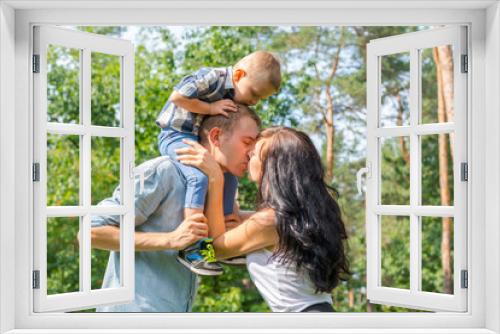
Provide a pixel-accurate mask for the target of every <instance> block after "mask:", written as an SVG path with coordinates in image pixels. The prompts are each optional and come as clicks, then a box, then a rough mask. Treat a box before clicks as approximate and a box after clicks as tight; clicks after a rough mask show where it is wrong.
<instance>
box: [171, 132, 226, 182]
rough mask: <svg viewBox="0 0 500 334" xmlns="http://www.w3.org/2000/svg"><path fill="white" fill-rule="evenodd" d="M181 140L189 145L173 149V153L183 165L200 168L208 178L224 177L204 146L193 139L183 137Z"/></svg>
mask: <svg viewBox="0 0 500 334" xmlns="http://www.w3.org/2000/svg"><path fill="white" fill-rule="evenodd" d="M183 142H184V143H186V144H188V145H189V146H191V147H185V148H179V149H177V150H175V153H177V160H179V161H180V162H182V163H183V164H185V165H189V166H193V167H196V168H198V169H200V170H201V171H202V172H203V173H205V174H206V175H207V176H208V177H209V179H213V178H222V179H223V178H224V175H223V173H222V170H221V168H220V166H219V164H218V163H217V161H215V159H214V157H212V155H211V154H210V153H209V152H208V151H207V149H206V148H204V147H203V146H201V145H200V144H199V143H197V142H195V141H191V140H187V139H184V140H183Z"/></svg>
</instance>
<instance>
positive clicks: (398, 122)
mask: <svg viewBox="0 0 500 334" xmlns="http://www.w3.org/2000/svg"><path fill="white" fill-rule="evenodd" d="M396 101H397V102H398V117H397V119H396V125H397V126H402V125H403V111H404V107H403V103H402V102H401V94H400V93H399V91H398V92H397V93H396ZM399 147H400V149H401V156H402V157H403V159H404V161H405V162H406V165H410V152H408V147H406V142H405V137H403V136H400V137H399Z"/></svg>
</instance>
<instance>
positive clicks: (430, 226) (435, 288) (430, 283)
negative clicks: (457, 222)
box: [421, 217, 453, 294]
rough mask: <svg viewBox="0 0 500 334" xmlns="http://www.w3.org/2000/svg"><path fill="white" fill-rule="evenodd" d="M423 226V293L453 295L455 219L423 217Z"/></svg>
mask: <svg viewBox="0 0 500 334" xmlns="http://www.w3.org/2000/svg"><path fill="white" fill-rule="evenodd" d="M421 224H422V291H427V292H438V293H446V294H453V218H450V217H443V218H441V217H422V218H421ZM443 237H444V239H443Z"/></svg>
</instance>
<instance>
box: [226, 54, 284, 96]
mask: <svg viewBox="0 0 500 334" xmlns="http://www.w3.org/2000/svg"><path fill="white" fill-rule="evenodd" d="M234 69H235V70H236V69H242V70H244V71H245V72H247V74H248V76H249V78H250V79H251V80H257V81H260V82H265V83H269V84H271V86H272V87H273V88H274V89H275V90H276V91H277V90H278V89H279V88H280V85H281V68H280V61H279V59H278V57H277V56H275V55H274V54H273V53H271V52H268V51H255V52H252V53H251V54H249V55H247V56H245V57H243V58H242V59H241V60H240V61H238V62H237V63H236V65H234Z"/></svg>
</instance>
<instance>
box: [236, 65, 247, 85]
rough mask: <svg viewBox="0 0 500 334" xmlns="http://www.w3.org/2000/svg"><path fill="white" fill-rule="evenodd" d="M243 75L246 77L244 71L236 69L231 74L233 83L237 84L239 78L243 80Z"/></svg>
mask: <svg viewBox="0 0 500 334" xmlns="http://www.w3.org/2000/svg"><path fill="white" fill-rule="evenodd" d="M245 75H247V72H245V70H242V69H241V68H238V69H236V70H235V71H234V72H233V80H234V81H235V82H238V81H240V80H241V78H243V77H244V76H245Z"/></svg>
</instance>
